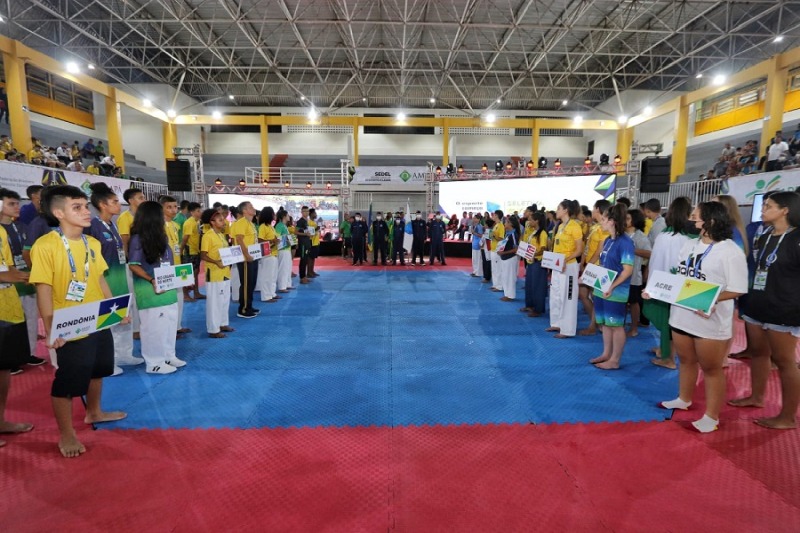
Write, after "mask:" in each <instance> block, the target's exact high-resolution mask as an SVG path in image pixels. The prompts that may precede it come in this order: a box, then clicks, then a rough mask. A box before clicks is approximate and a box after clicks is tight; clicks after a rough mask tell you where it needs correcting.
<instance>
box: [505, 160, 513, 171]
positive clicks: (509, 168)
mask: <svg viewBox="0 0 800 533" xmlns="http://www.w3.org/2000/svg"><path fill="white" fill-rule="evenodd" d="M512 168H514V167H513V166H512V165H511V161H509V162H508V163H506V170H507V171H509V172H510V171H511V169H512Z"/></svg>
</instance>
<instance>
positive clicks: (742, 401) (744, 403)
mask: <svg viewBox="0 0 800 533" xmlns="http://www.w3.org/2000/svg"><path fill="white" fill-rule="evenodd" d="M728 405H732V406H734V407H764V400H761V401H758V400H756V399H755V398H753V397H752V396H745V397H744V398H736V399H735V400H729V401H728Z"/></svg>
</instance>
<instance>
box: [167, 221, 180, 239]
mask: <svg viewBox="0 0 800 533" xmlns="http://www.w3.org/2000/svg"><path fill="white" fill-rule="evenodd" d="M164 228H165V229H166V230H167V233H169V237H170V239H172V241H173V242H178V228H176V227H175V224H173V223H172V221H171V220H170V221H169V222H164Z"/></svg>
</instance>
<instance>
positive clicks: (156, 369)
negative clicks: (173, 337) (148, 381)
mask: <svg viewBox="0 0 800 533" xmlns="http://www.w3.org/2000/svg"><path fill="white" fill-rule="evenodd" d="M177 371H178V369H177V368H175V367H174V366H171V365H168V364H166V363H164V364H161V365H156V366H151V367H150V368H148V369H147V373H148V374H172V373H173V372H177Z"/></svg>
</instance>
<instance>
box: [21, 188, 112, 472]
mask: <svg viewBox="0 0 800 533" xmlns="http://www.w3.org/2000/svg"><path fill="white" fill-rule="evenodd" d="M42 213H43V214H44V215H45V216H46V217H47V218H48V219H49V221H50V223H51V224H56V223H57V224H58V228H57V229H55V230H54V231H51V232H50V233H48V234H47V235H44V236H43V237H41V238H40V239H39V240H37V241H36V243H35V244H34V245H33V248H31V257H32V259H33V267H32V268H31V275H30V283H33V284H35V285H36V293H37V302H38V304H39V314H40V315H41V317H42V320H43V322H44V327H45V335H46V338H47V342H48V343H49V342H50V330H51V328H52V325H53V313H54V312H55V311H56V310H58V309H64V308H67V307H71V306H75V305H81V304H86V303H89V302H95V301H99V300H102V299H104V298H110V297H111V290H110V289H109V287H108V283H107V282H106V280H105V277H103V273H104V272H105V271H106V269H107V268H108V266H107V265H106V262H105V260H104V259H103V255H102V253H101V250H100V242H98V241H97V239H95V238H94V237H87V236H86V235H84V234H83V230H84V228H88V227H90V226H91V223H92V214H91V212H90V211H89V201H88V199H87V198H86V195H85V194H83V192H82V191H81V190H80V189H78V188H77V187H73V186H70V185H57V186H54V187H47V188H46V190H44V191H43V192H42ZM49 346H50V347H51V348H54V349H55V350H56V354H57V360H58V369H57V370H56V374H55V378H54V379H53V385H52V388H51V393H50V395H51V397H52V401H53V412H54V413H55V417H56V422H57V424H58V431H59V440H58V448H59V450H61V454H62V455H63V456H64V457H77V456H79V455H80V454H82V453H84V452H85V451H86V447H85V446H84V445H83V444H81V442H80V441H79V440H78V437H77V435H76V434H75V429H74V428H73V426H72V400H73V398H75V397H76V396H83V395H86V417H85V418H84V421H85V422H86V423H87V424H96V423H100V422H110V421H114V420H120V419H122V418H125V416H126V415H125V413H123V412H121V411H111V412H104V411H103V410H102V409H101V407H100V396H101V394H102V390H103V378H104V377H106V376H110V375H111V374H112V372H113V371H114V339H113V337H112V336H111V331H110V330H108V329H105V330H103V331H98V332H96V333H92V334H90V335H87V336H85V337H80V338H77V339H73V340H70V341H64V340H63V339H56V340H55V342H53V343H52V344H49Z"/></svg>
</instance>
